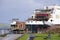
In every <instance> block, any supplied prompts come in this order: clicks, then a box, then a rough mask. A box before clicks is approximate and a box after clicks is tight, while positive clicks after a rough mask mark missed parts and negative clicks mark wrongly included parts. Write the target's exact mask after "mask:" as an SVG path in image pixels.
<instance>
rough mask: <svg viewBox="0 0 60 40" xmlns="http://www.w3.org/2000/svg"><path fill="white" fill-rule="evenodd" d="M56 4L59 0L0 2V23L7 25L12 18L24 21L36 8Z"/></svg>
mask: <svg viewBox="0 0 60 40" xmlns="http://www.w3.org/2000/svg"><path fill="white" fill-rule="evenodd" d="M53 4H57V5H60V0H0V23H9V22H10V21H9V20H11V19H12V18H19V20H20V21H25V20H26V19H27V18H29V17H30V16H31V15H32V14H33V11H34V10H35V9H36V8H42V7H43V6H46V5H47V6H48V5H53Z"/></svg>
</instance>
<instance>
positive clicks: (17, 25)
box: [11, 21, 25, 33]
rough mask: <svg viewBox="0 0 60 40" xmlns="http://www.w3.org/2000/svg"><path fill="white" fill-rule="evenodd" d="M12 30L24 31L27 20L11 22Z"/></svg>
mask: <svg viewBox="0 0 60 40" xmlns="http://www.w3.org/2000/svg"><path fill="white" fill-rule="evenodd" d="M11 30H12V32H13V33H23V32H24V30H25V22H19V21H13V22H12V23H11Z"/></svg>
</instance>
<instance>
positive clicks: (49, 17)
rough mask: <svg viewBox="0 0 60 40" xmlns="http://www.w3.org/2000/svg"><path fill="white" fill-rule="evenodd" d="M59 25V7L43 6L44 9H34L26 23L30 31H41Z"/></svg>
mask: <svg viewBox="0 0 60 40" xmlns="http://www.w3.org/2000/svg"><path fill="white" fill-rule="evenodd" d="M36 15H37V16H36ZM59 24H60V6H56V5H53V6H45V7H44V9H36V10H35V11H34V14H33V15H32V17H31V18H28V20H27V21H26V26H27V28H28V29H29V30H30V31H33V32H34V31H36V32H37V31H41V30H43V29H47V28H48V27H49V26H52V25H59Z"/></svg>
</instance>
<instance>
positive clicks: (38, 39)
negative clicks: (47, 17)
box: [34, 34, 60, 40]
mask: <svg viewBox="0 0 60 40" xmlns="http://www.w3.org/2000/svg"><path fill="white" fill-rule="evenodd" d="M47 35H48V34H35V38H34V40H60V37H59V36H58V34H51V38H47V39H44V38H45V37H46V36H47Z"/></svg>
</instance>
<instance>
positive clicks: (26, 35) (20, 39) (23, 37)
mask: <svg viewBox="0 0 60 40" xmlns="http://www.w3.org/2000/svg"><path fill="white" fill-rule="evenodd" d="M27 38H28V34H24V35H23V36H22V37H20V38H18V39H17V40H26V39H27Z"/></svg>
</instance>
